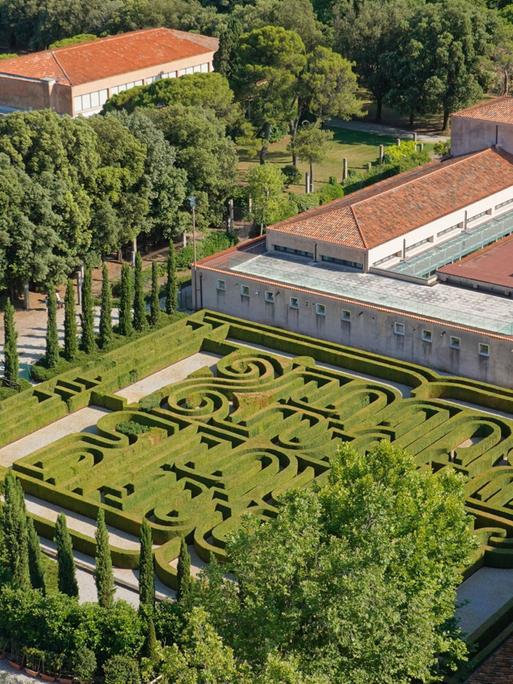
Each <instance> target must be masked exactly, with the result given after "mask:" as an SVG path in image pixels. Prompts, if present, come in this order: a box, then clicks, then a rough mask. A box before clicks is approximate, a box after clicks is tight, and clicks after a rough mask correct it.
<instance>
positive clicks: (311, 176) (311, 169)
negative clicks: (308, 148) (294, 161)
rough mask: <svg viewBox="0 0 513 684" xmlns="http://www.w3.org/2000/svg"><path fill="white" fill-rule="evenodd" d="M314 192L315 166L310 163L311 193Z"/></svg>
mask: <svg viewBox="0 0 513 684" xmlns="http://www.w3.org/2000/svg"><path fill="white" fill-rule="evenodd" d="M313 191H314V177H313V164H312V162H310V192H313Z"/></svg>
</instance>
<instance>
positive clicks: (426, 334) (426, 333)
mask: <svg viewBox="0 0 513 684" xmlns="http://www.w3.org/2000/svg"><path fill="white" fill-rule="evenodd" d="M422 341H423V342H429V343H430V344H431V342H432V341H433V333H432V332H431V330H423V331H422Z"/></svg>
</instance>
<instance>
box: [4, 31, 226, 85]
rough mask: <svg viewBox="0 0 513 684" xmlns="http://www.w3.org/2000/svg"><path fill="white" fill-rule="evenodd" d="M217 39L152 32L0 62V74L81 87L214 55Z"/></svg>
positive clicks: (125, 34) (184, 33) (133, 32)
mask: <svg viewBox="0 0 513 684" xmlns="http://www.w3.org/2000/svg"><path fill="white" fill-rule="evenodd" d="M218 44H219V43H218V40H217V38H210V37H208V36H202V35H199V34H196V33H186V32H185V31H176V30H175V29H167V28H155V29H144V30H141V31H132V32H130V33H121V34H119V35H117V36H109V37H108V38H99V39H98V40H95V41H91V42H87V43H80V44H79V45H71V46H69V47H62V48H57V49H55V50H45V51H43V52H33V53H31V54H28V55H21V56H20V57H12V58H10V59H4V60H2V61H0V73H4V74H13V75H16V76H26V77H28V78H39V79H43V78H53V79H55V80H56V81H58V82H59V83H64V84H66V85H80V84H82V83H89V82H90V81H98V80H100V79H102V78H108V77H110V76H116V75H118V74H124V73H130V72H132V71H137V70H138V69H145V68H147V67H152V66H158V65H160V64H166V63H168V62H174V61H176V60H179V59H185V58H187V57H194V56H196V55H201V54H204V53H205V54H206V53H209V52H215V51H216V50H217V48H218Z"/></svg>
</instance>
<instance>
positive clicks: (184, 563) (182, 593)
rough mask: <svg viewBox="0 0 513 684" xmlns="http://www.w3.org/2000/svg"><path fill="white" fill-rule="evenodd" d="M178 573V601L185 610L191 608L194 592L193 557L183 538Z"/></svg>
mask: <svg viewBox="0 0 513 684" xmlns="http://www.w3.org/2000/svg"><path fill="white" fill-rule="evenodd" d="M176 573H177V587H176V600H177V601H178V603H180V604H181V605H182V606H183V607H184V608H190V603H191V592H192V577H191V556H190V554H189V549H188V548H187V542H186V540H185V538H184V537H182V541H181V544H180V555H179V556H178V565H177V567H176Z"/></svg>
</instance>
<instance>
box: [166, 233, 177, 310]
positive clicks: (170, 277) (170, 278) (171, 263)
mask: <svg viewBox="0 0 513 684" xmlns="http://www.w3.org/2000/svg"><path fill="white" fill-rule="evenodd" d="M177 300H178V290H177V283H176V254H175V246H174V244H173V242H172V241H171V242H170V243H169V254H168V256H167V282H166V313H167V314H172V313H174V312H175V311H176V307H177Z"/></svg>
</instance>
